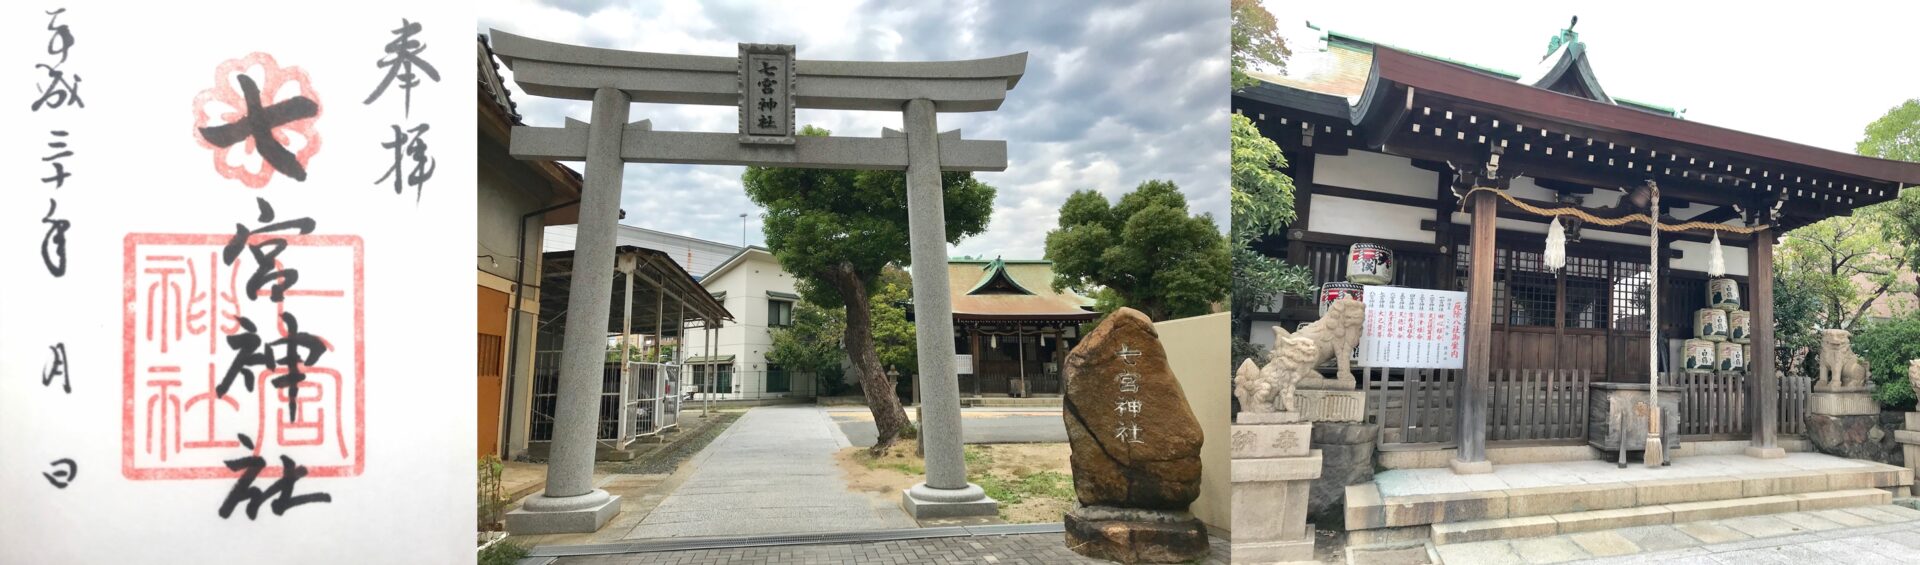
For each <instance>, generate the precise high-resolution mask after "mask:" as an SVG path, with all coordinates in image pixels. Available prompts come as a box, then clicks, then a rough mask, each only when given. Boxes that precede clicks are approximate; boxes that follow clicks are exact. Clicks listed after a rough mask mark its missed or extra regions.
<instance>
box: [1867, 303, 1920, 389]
mask: <svg viewBox="0 0 1920 565" xmlns="http://www.w3.org/2000/svg"><path fill="white" fill-rule="evenodd" d="M1853 350H1854V352H1856V353H1859V354H1860V357H1861V358H1862V359H1865V360H1866V361H1867V365H1868V366H1867V368H1868V370H1869V372H1870V373H1871V374H1872V378H1873V384H1874V388H1873V398H1874V399H1875V400H1878V401H1880V404H1881V405H1882V406H1885V407H1887V408H1891V409H1894V410H1913V409H1914V392H1913V383H1910V382H1908V381H1907V362H1908V361H1909V360H1912V359H1920V315H1917V314H1909V315H1906V316H1903V317H1900V318H1894V319H1892V320H1884V321H1877V322H1872V323H1869V324H1865V325H1864V326H1863V327H1859V328H1856V330H1855V331H1854V336H1853Z"/></svg>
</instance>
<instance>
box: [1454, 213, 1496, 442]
mask: <svg viewBox="0 0 1920 565" xmlns="http://www.w3.org/2000/svg"><path fill="white" fill-rule="evenodd" d="M1468 198H1469V201H1468V205H1470V206H1472V207H1473V210H1472V213H1473V220H1472V221H1473V224H1472V230H1473V233H1472V237H1471V242H1470V245H1472V246H1473V255H1472V257H1471V260H1470V264H1469V267H1468V274H1467V371H1466V375H1465V376H1464V378H1462V379H1460V390H1459V396H1458V398H1459V403H1458V409H1457V410H1456V414H1457V416H1458V419H1457V420H1456V421H1455V423H1456V425H1455V427H1454V429H1455V430H1456V438H1457V441H1456V444H1457V445H1458V451H1457V452H1456V453H1455V455H1454V459H1453V461H1451V462H1449V464H1450V466H1451V467H1452V468H1453V472H1454V473H1458V474H1469V473H1491V472H1493V464H1492V463H1491V462H1488V461H1487V393H1488V390H1487V375H1488V372H1489V369H1490V368H1491V367H1492V366H1493V358H1492V357H1493V347H1492V346H1493V343H1492V340H1493V259H1494V243H1493V236H1494V219H1495V218H1496V217H1497V216H1498V213H1499V202H1500V201H1499V199H1498V197H1497V196H1495V195H1494V194H1493V193H1492V192H1486V191H1482V192H1475V193H1473V194H1472V195H1471V196H1469V197H1468Z"/></svg>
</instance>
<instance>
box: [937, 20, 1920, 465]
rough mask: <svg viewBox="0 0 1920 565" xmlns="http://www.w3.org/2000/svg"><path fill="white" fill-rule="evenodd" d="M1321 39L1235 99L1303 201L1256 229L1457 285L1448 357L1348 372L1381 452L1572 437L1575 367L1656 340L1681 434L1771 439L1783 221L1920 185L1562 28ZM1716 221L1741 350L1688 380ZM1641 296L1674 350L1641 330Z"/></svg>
mask: <svg viewBox="0 0 1920 565" xmlns="http://www.w3.org/2000/svg"><path fill="white" fill-rule="evenodd" d="M1326 42H1327V51H1326V52H1325V53H1324V54H1320V55H1317V56H1324V57H1326V58H1327V60H1326V63H1325V64H1324V65H1317V66H1308V65H1302V64H1299V63H1300V61H1298V57H1296V61H1295V63H1296V65H1295V67H1296V69H1303V68H1304V69H1307V70H1305V71H1304V72H1302V74H1301V75H1300V76H1270V75H1261V74H1256V75H1255V76H1256V77H1258V78H1260V79H1262V82H1261V83H1260V84H1258V85H1256V86H1253V87H1249V88H1247V89H1244V90H1242V91H1239V92H1236V93H1234V95H1233V97H1232V108H1233V111H1234V112H1236V113H1239V114H1242V115H1244V116H1246V117H1247V118H1249V119H1251V120H1252V121H1253V122H1254V123H1255V124H1256V125H1257V126H1258V127H1259V129H1260V131H1261V133H1262V134H1263V135H1265V136H1266V137H1267V138H1269V139H1272V140H1273V141H1274V142H1276V143H1277V144H1279V146H1280V147H1281V148H1282V150H1283V151H1284V152H1285V154H1286V157H1287V161H1288V169H1287V170H1285V171H1284V172H1286V173H1287V174H1289V175H1290V176H1292V178H1293V179H1294V183H1295V186H1296V190H1297V192H1296V193H1295V198H1296V201H1295V207H1296V209H1297V210H1298V212H1299V219H1298V220H1297V221H1296V222H1295V223H1294V224H1293V225H1292V226H1291V227H1290V229H1288V230H1287V231H1286V232H1285V233H1283V234H1277V235H1276V236H1272V237H1268V238H1266V239H1264V240H1262V241H1260V242H1257V243H1256V247H1257V248H1258V249H1259V250H1261V251H1262V252H1264V253H1266V254H1269V255H1272V256H1276V257H1281V258H1284V259H1285V260H1287V261H1289V262H1293V263H1296V264H1301V265H1306V266H1308V267H1310V268H1311V269H1312V271H1313V273H1314V278H1315V282H1316V283H1326V282H1330V281H1341V280H1345V279H1344V276H1345V269H1346V262H1347V259H1346V257H1347V250H1348V246H1349V245H1350V244H1353V243H1359V242H1367V243H1375V244H1380V245H1384V246H1386V247H1388V248H1390V249H1391V250H1392V251H1393V252H1394V255H1395V257H1394V259H1395V263H1396V264H1397V269H1396V270H1395V271H1396V272H1395V273H1394V274H1393V282H1392V283H1391V284H1394V285H1398V286H1405V287H1414V288H1425V289H1440V290H1452V291H1465V292H1466V293H1467V295H1468V301H1469V307H1468V316H1467V324H1466V325H1467V338H1466V347H1467V355H1466V359H1467V360H1466V367H1465V368H1464V369H1463V370H1398V369H1394V370H1382V369H1372V368H1369V369H1367V370H1365V371H1364V372H1365V373H1366V374H1365V375H1364V376H1363V377H1362V378H1363V380H1364V381H1365V382H1364V383H1363V386H1364V387H1365V388H1367V390H1368V395H1369V396H1368V404H1369V405H1368V407H1367V409H1368V411H1369V420H1370V421H1374V422H1375V423H1379V424H1381V426H1382V432H1381V442H1382V445H1381V448H1382V449H1384V450H1395V449H1400V450H1407V449H1434V450H1439V449H1453V448H1457V449H1458V452H1457V455H1456V456H1455V460H1456V462H1458V463H1466V464H1468V466H1469V467H1472V466H1476V465H1479V466H1484V465H1485V463H1484V462H1485V461H1486V454H1485V450H1486V446H1487V443H1488V442H1489V441H1494V442H1505V441H1514V442H1530V444H1540V443H1547V444H1551V443H1556V442H1566V443H1569V444H1578V443H1583V442H1584V441H1585V433H1584V431H1583V430H1584V427H1585V418H1586V414H1585V412H1584V410H1585V401H1584V398H1585V397H1584V395H1585V394H1586V390H1587V388H1588V384H1590V383H1640V384H1645V383H1647V382H1648V373H1649V371H1650V368H1649V366H1650V362H1649V356H1650V355H1652V356H1658V357H1657V358H1656V359H1654V361H1656V362H1657V364H1658V365H1659V367H1660V369H1659V371H1660V372H1661V373H1662V375H1663V376H1662V379H1663V384H1666V385H1676V386H1681V387H1682V388H1684V389H1686V390H1685V391H1684V392H1683V393H1682V406H1681V413H1682V418H1681V420H1683V421H1682V422H1681V434H1682V435H1683V436H1694V437H1696V438H1712V439H1721V440H1727V439H1741V440H1749V441H1751V447H1752V450H1750V451H1753V452H1756V453H1758V454H1762V455H1764V454H1766V453H1767V452H1769V451H1771V452H1777V451H1778V449H1777V448H1776V447H1775V437H1776V435H1777V434H1778V433H1780V430H1779V429H1777V426H1780V425H1786V426H1789V428H1790V429H1788V430H1787V431H1789V432H1792V431H1794V430H1793V429H1791V427H1792V426H1795V425H1797V422H1798V420H1799V418H1798V416H1797V414H1796V413H1794V412H1792V410H1793V407H1792V406H1790V405H1789V404H1788V403H1785V402H1782V401H1781V400H1780V398H1779V397H1780V393H1781V390H1782V388H1781V385H1780V379H1779V377H1778V376H1777V374H1776V368H1775V366H1774V355H1772V354H1769V353H1766V352H1771V351H1773V349H1774V339H1773V321H1772V318H1773V312H1772V310H1773V305H1772V278H1771V277H1770V273H1771V272H1772V263H1773V247H1774V245H1775V243H1776V239H1777V238H1779V237H1780V235H1781V234H1782V233H1784V232H1786V231H1788V230H1791V229H1794V228H1797V227H1800V226H1804V225H1807V224H1810V223H1813V222H1815V221H1819V220H1821V219H1823V218H1827V217H1831V216H1839V215H1848V214H1850V213H1851V212H1852V211H1853V210H1854V209H1856V208H1859V207H1862V206H1866V205H1869V204H1874V203H1878V202H1884V201H1887V200H1890V199H1893V198H1895V197H1896V195H1897V194H1898V192H1899V190H1901V189H1902V188H1904V187H1905V186H1908V185H1913V184H1920V164H1916V163H1905V162H1894V161H1887V160H1881V159H1874V158H1869V157H1862V156H1858V155H1852V154H1846V153H1840V152H1835V151H1830V150H1826V149H1820V148H1816V147H1810V146H1806V145H1801V144H1796V143H1793V142H1788V141H1782V140H1778V139H1771V138H1767V137H1762V136H1759V135H1754V134H1751V133H1746V132H1740V131H1734V130H1730V129H1726V128H1722V127H1717V126H1712V125H1708V124H1703V123H1698V122H1693V121H1689V120H1686V119H1684V118H1683V117H1682V116H1680V115H1678V113H1677V112H1675V111H1673V110H1670V109H1667V108H1662V107H1659V106H1656V105H1652V104H1646V103H1640V102H1634V101H1630V100H1625V99H1621V98H1617V97H1614V96H1612V95H1611V94H1610V93H1609V92H1607V91H1606V89H1605V88H1604V87H1603V86H1602V85H1601V83H1600V82H1599V80H1598V78H1596V74H1595V72H1594V69H1593V68H1592V66H1591V64H1590V63H1589V61H1588V58H1587V55H1586V46H1585V44H1584V43H1582V42H1580V41H1579V39H1578V36H1577V35H1576V34H1574V33H1573V32H1572V31H1571V29H1568V30H1562V32H1561V33H1560V34H1559V35H1558V36H1556V37H1554V38H1553V41H1552V43H1551V46H1550V48H1549V52H1548V53H1547V54H1546V55H1545V56H1544V57H1543V58H1542V59H1541V60H1540V62H1539V65H1538V67H1537V68H1535V69H1533V70H1531V71H1530V72H1527V73H1525V74H1516V73H1506V72H1501V71H1496V70H1491V69H1486V68H1481V67H1476V66H1472V65H1467V64H1463V63H1459V62H1454V61H1450V60H1447V59H1442V58H1438V57H1433V56H1427V55H1423V54H1419V53H1413V52H1408V51H1404V50H1400V49H1395V48H1392V47H1388V46H1385V45H1379V44H1375V43H1373V42H1370V41H1367V40H1363V39H1358V38H1355V37H1351V36H1346V35H1341V34H1337V33H1328V34H1327V35H1326ZM1785 116H1786V115H1785V114H1783V117H1785ZM1654 190H1657V192H1656V193H1655V194H1657V197H1656V198H1655V199H1651V200H1650V199H1648V198H1646V196H1648V193H1649V192H1650V191H1654ZM1653 202H1657V207H1658V209H1657V214H1658V222H1659V224H1661V225H1662V226H1663V228H1662V230H1661V232H1660V233H1659V239H1658V241H1659V243H1658V246H1657V253H1656V248H1650V246H1649V236H1650V235H1651V234H1650V233H1649V229H1648V224H1647V223H1646V222H1644V221H1625V220H1624V219H1625V218H1630V217H1632V216H1634V215H1635V214H1645V213H1646V212H1649V211H1650V210H1648V207H1649V206H1650V205H1652V203H1653ZM1574 212H1578V214H1575V213H1574ZM1556 216H1557V217H1558V218H1559V219H1560V222H1561V223H1562V225H1563V226H1564V227H1565V228H1566V233H1567V236H1568V237H1567V241H1568V243H1567V245H1566V257H1567V259H1566V265H1565V267H1564V269H1558V270H1556V269H1550V268H1547V267H1546V266H1545V265H1544V261H1543V249H1544V247H1545V243H1546V242H1545V239H1546V236H1545V234H1546V233H1548V231H1549V230H1548V228H1549V222H1550V221H1551V219H1552V218H1553V217H1556ZM1641 217H1642V218H1646V216H1644V215H1643V216H1641ZM1595 219H1597V220H1601V221H1593V220H1595ZM1616 220H1619V221H1616ZM1616 224H1617V225H1616ZM1716 232H1717V233H1718V236H1719V241H1720V243H1721V245H1722V246H1723V247H1722V249H1723V250H1724V257H1725V258H1726V260H1725V264H1726V275H1727V276H1726V277H1725V278H1731V279H1734V280H1735V281H1737V282H1738V284H1739V285H1740V286H1741V290H1742V292H1741V294H1742V295H1743V296H1746V297H1748V301H1747V303H1746V305H1745V307H1746V308H1747V309H1748V310H1750V311H1751V316H1752V329H1753V330H1752V331H1753V335H1752V338H1751V342H1752V343H1751V348H1752V351H1753V352H1754V354H1753V355H1752V357H1753V359H1752V360H1751V363H1750V365H1749V367H1747V369H1746V370H1745V371H1739V372H1736V373H1735V374H1720V375H1704V376H1699V377H1701V378H1691V377H1693V376H1687V375H1679V374H1677V372H1676V371H1673V370H1672V369H1673V368H1674V366H1675V364H1673V363H1669V362H1666V361H1665V360H1666V359H1668V358H1670V356H1671V355H1672V354H1671V353H1669V352H1670V351H1672V350H1674V349H1675V348H1677V345H1678V343H1677V340H1684V339H1686V338H1689V337H1692V336H1693V333H1692V328H1693V323H1692V320H1691V317H1692V316H1693V315H1694V311H1695V310H1696V309H1699V308H1701V307H1702V306H1703V305H1704V302H1705V301H1706V292H1705V285H1706V283H1707V280H1708V279H1709V278H1710V277H1709V276H1708V274H1707V271H1708V270H1709V267H1708V264H1709V257H1710V252H1709V249H1710V241H1711V240H1712V238H1713V237H1714V235H1715V234H1716ZM1656 276H1657V280H1658V281H1659V283H1658V286H1659V289H1660V290H1659V293H1658V296H1659V300H1658V304H1651V303H1650V302H1649V300H1648V297H1649V292H1648V290H1649V287H1650V286H1651V285H1650V283H1651V282H1652V281H1653V280H1656V279H1655V278H1654V277H1656ZM957 277H958V275H956V278H957ZM1316 306H1317V305H1316V304H1315V302H1314V300H1313V299H1312V298H1309V297H1289V298H1287V299H1284V300H1282V301H1280V302H1279V303H1277V304H1274V305H1272V307H1271V308H1268V309H1267V311H1264V312H1261V313H1259V314H1257V315H1256V316H1255V322H1254V328H1253V330H1252V335H1251V336H1249V338H1250V339H1251V340H1252V341H1253V343H1256V344H1263V345H1264V344H1267V343H1271V340H1272V335H1273V334H1272V330H1271V328H1272V327H1274V326H1282V327H1285V328H1288V329H1292V328H1294V327H1295V326H1296V325H1297V324H1299V323H1301V322H1304V321H1310V320H1313V319H1315V318H1316V317H1317V315H1318V310H1317V307H1316ZM1655 306H1657V315H1650V314H1652V312H1654V311H1656V308H1654V307H1655ZM956 311H958V310H957V309H956ZM1650 318H1653V320H1652V322H1651V323H1653V324H1657V328H1658V330H1659V331H1660V337H1661V338H1662V340H1661V343H1662V344H1663V345H1666V346H1667V347H1666V348H1663V349H1666V351H1650V349H1653V348H1652V347H1650V346H1649V342H1650V337H1649V335H1648V332H1649V323H1650V320H1649V319H1650ZM1356 372H1361V371H1360V370H1358V369H1356ZM1789 392H1791V391H1789ZM1459 468H1460V466H1459V465H1456V469H1459Z"/></svg>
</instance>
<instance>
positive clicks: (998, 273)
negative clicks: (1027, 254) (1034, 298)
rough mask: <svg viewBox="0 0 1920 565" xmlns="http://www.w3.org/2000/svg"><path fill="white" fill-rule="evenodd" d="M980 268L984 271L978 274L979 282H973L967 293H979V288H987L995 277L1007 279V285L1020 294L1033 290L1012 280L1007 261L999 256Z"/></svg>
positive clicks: (1031, 292)
mask: <svg viewBox="0 0 1920 565" xmlns="http://www.w3.org/2000/svg"><path fill="white" fill-rule="evenodd" d="M1028 262H1029V263H1035V262H1037V263H1045V262H1046V261H1028ZM980 270H982V271H985V273H984V274H982V275H980V282H977V283H974V284H973V288H972V289H969V290H967V294H979V293H980V290H981V289H984V288H987V285H988V284H990V283H992V282H993V281H994V279H996V278H997V279H1005V280H1006V281H1007V285H1009V286H1012V287H1013V288H1015V289H1018V290H1019V291H1020V293H1021V294H1033V291H1031V290H1027V287H1025V286H1021V285H1020V281H1018V280H1014V278H1013V277H1012V276H1011V275H1008V274H1007V262H1006V261H1003V260H1001V259H1000V258H999V257H994V258H993V261H990V262H988V263H987V266H985V267H982V268H981V269H980Z"/></svg>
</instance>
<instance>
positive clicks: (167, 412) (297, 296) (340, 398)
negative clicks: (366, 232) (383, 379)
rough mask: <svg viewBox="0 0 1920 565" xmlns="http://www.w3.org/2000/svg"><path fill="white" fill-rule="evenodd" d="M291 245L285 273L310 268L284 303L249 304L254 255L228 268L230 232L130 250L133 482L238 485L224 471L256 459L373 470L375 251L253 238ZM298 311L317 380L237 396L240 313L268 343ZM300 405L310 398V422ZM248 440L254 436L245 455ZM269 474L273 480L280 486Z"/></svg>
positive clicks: (310, 370)
mask: <svg viewBox="0 0 1920 565" xmlns="http://www.w3.org/2000/svg"><path fill="white" fill-rule="evenodd" d="M252 237H253V240H255V241H260V240H268V239H284V240H286V242H287V247H286V249H285V251H284V252H282V253H281V254H280V255H279V259H278V261H277V262H278V263H282V264H297V265H300V267H301V275H302V276H301V278H300V286H299V288H295V289H289V290H287V291H286V296H285V299H284V300H283V301H282V302H278V303H276V302H273V301H272V300H269V299H268V298H267V295H268V294H269V293H268V292H267V291H266V290H265V289H262V290H261V291H260V292H259V296H257V297H248V296H246V283H245V278H246V276H245V275H244V274H243V273H251V272H253V271H254V270H255V267H256V265H254V264H252V258H251V257H250V256H248V255H247V254H241V255H240V257H238V258H237V259H236V260H235V261H234V262H233V264H231V265H229V264H226V263H225V262H224V261H223V260H222V259H221V249H222V247H223V246H225V245H226V244H227V242H228V240H230V239H232V238H233V235H232V234H148V233H134V234H128V235H127V237H126V240H125V257H124V261H125V266H124V277H125V290H124V298H125V300H126V310H125V313H124V322H123V323H124V325H123V328H122V331H123V332H124V333H123V335H122V351H123V352H124V353H123V355H124V357H125V358H124V363H125V369H124V370H125V373H124V375H123V378H124V380H123V381H122V383H121V386H122V392H121V402H122V404H123V406H122V416H121V437H120V439H121V464H120V471H121V474H122V475H124V476H126V477H127V478H128V479H132V480H182V479H232V478H235V477H239V476H240V472H238V471H234V470H232V469H229V468H228V467H227V466H226V464H225V461H227V460H229V459H235V458H238V457H243V456H246V455H260V454H262V453H268V454H271V455H276V456H277V455H288V456H291V457H293V459H294V460H296V461H299V462H301V464H303V465H305V466H306V467H307V469H308V471H309V472H308V475H307V476H310V477H351V476H357V475H359V474H360V472H361V470H362V469H363V468H364V467H365V465H366V445H367V442H366V423H365V422H366V420H365V415H366V379H365V375H366V351H365V341H364V339H363V338H364V336H365V331H364V319H365V317H364V312H363V309H362V306H363V304H364V299H363V297H362V291H363V287H364V280H365V273H364V268H363V265H364V263H363V259H364V257H365V249H364V247H363V245H362V242H361V239H360V238H359V237H358V236H350V235H287V234H264V233H263V234H255V235H254V236H252ZM288 311H294V312H298V315H299V321H300V327H299V331H301V332H307V333H311V334H313V335H316V336H319V337H320V338H321V339H322V340H323V341H324V345H325V346H326V348H327V355H326V356H325V358H323V359H322V360H321V361H320V362H319V363H318V364H316V365H305V366H302V367H301V370H302V371H304V372H305V373H306V375H307V378H306V379H305V380H303V381H300V382H298V383H297V384H295V385H294V386H292V387H289V388H278V387H275V386H274V385H273V384H271V382H270V381H272V380H273V378H274V377H275V376H278V375H280V374H282V373H284V371H285V368H284V367H281V368H277V369H271V370H266V371H263V372H261V374H259V375H257V376H256V378H255V381H254V383H253V389H252V390H248V389H247V388H245V387H244V386H242V385H241V384H240V383H239V382H235V383H233V384H232V386H231V387H230V388H228V389H227V391H226V394H224V395H222V394H218V393H217V391H216V385H217V383H219V382H220V381H221V380H222V378H223V377H224V376H225V374H226V371H227V370H228V369H229V367H231V366H232V365H233V363H234V354H235V352H234V349H233V348H231V347H229V345H228V344H227V341H226V338H227V336H230V335H234V334H236V333H239V332H241V331H242V328H241V326H240V324H239V320H240V318H242V317H245V318H246V319H248V320H250V321H252V323H253V324H255V325H256V327H257V328H258V329H259V332H260V334H261V335H262V336H263V337H265V338H266V339H268V340H272V339H279V338H282V337H285V336H286V334H287V330H288V328H287V327H286V326H285V325H284V324H276V323H275V322H274V321H275V320H279V319H280V316H279V315H280V314H281V313H283V312H288ZM289 396H298V397H299V402H298V403H297V410H298V414H293V413H290V407H289V402H288V399H289V398H288V397H289ZM237 434H246V435H247V436H248V437H251V438H253V444H254V445H253V448H251V449H249V448H246V447H244V446H242V445H241V443H240V442H239V441H238V440H237ZM281 471H282V469H281V468H280V466H278V465H270V466H267V467H266V468H264V469H262V470H261V472H260V475H259V476H261V477H278V476H280V473H281Z"/></svg>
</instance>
